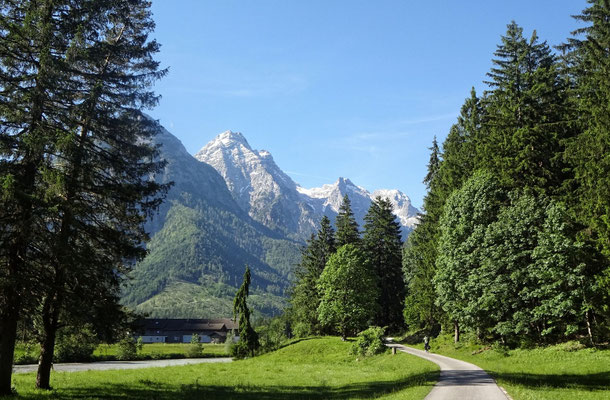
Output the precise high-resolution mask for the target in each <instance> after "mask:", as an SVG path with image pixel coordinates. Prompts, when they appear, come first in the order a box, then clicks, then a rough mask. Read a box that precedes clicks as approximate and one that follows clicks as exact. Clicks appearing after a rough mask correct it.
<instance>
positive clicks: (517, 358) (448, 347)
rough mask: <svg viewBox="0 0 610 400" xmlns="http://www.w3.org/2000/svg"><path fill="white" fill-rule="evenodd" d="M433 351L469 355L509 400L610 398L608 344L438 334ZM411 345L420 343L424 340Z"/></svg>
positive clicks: (463, 356) (421, 345)
mask: <svg viewBox="0 0 610 400" xmlns="http://www.w3.org/2000/svg"><path fill="white" fill-rule="evenodd" d="M430 345H431V346H432V350H431V351H432V352H433V353H439V354H443V355H446V356H449V357H453V358H457V359H460V360H464V361H468V362H471V363H473V364H476V365H478V366H479V367H481V368H483V369H485V370H486V371H487V372H489V373H490V374H491V375H492V376H493V377H494V378H495V379H496V381H497V382H498V385H500V386H502V387H504V389H506V391H507V392H508V394H510V395H511V396H512V398H513V399H514V400H530V399H532V400H533V399H550V400H564V399H565V400H572V399H578V400H581V399H582V400H588V399H610V350H597V349H590V348H582V346H580V345H579V344H578V343H575V342H570V343H566V344H561V345H556V346H549V347H544V348H535V349H516V350H501V349H493V348H489V347H484V346H481V345H475V344H468V343H461V344H458V345H454V343H453V341H452V338H450V337H440V338H439V339H434V340H432V341H431V342H430ZM413 347H417V348H420V349H423V344H417V345H415V346H413Z"/></svg>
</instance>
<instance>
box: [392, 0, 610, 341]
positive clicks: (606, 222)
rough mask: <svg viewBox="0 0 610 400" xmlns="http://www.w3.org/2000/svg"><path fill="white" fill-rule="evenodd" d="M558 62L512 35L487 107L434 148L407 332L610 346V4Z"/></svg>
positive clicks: (408, 271)
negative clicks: (569, 340)
mask: <svg viewBox="0 0 610 400" xmlns="http://www.w3.org/2000/svg"><path fill="white" fill-rule="evenodd" d="M589 3H590V5H589V7H588V8H587V9H586V10H584V11H583V13H582V14H581V15H580V16H578V17H576V18H577V19H579V20H580V21H583V22H584V23H586V24H587V26H586V27H584V28H582V29H579V30H578V31H576V32H574V33H573V35H574V37H572V38H569V39H568V40H567V43H566V44H564V45H562V46H561V47H559V50H560V52H559V54H556V53H554V52H553V51H552V50H551V48H550V47H549V46H548V45H547V43H546V42H543V41H541V40H540V39H539V38H538V36H537V35H536V32H534V33H533V34H532V35H531V36H530V37H529V38H526V37H524V36H523V30H522V28H520V27H519V26H518V25H517V24H516V23H514V22H513V23H511V24H509V25H508V29H507V32H506V34H505V35H504V36H503V37H502V41H501V43H500V44H499V45H498V47H497V50H496V52H495V53H494V58H493V60H492V61H493V68H492V69H491V71H490V72H489V73H488V74H487V77H488V80H487V81H486V82H485V83H486V84H487V86H488V88H489V89H488V90H487V91H485V92H484V93H483V94H482V95H478V94H477V93H475V91H474V89H473V90H472V92H471V94H470V96H469V97H468V98H467V99H466V101H465V103H464V105H463V106H462V109H461V112H460V115H459V117H458V119H457V123H456V124H455V125H453V126H452V128H451V130H450V132H449V134H448V136H447V138H446V140H445V142H444V143H443V145H442V150H441V149H440V148H439V146H438V144H437V142H436V139H435V140H434V142H433V144H432V147H431V155H430V162H429V164H428V174H427V176H426V178H425V183H426V184H427V186H428V193H427V196H426V197H425V199H424V207H423V208H424V210H425V211H424V213H423V215H422V218H421V223H420V224H419V226H418V227H417V228H416V229H415V231H414V232H413V233H412V234H411V235H410V237H409V239H408V242H407V243H406V246H405V250H404V257H403V260H404V263H403V268H404V273H405V277H406V285H407V288H406V291H407V295H406V300H405V309H404V315H405V321H406V323H407V325H408V326H409V328H411V329H425V330H428V331H432V332H433V333H436V332H438V331H439V330H441V329H444V330H450V331H451V330H452V331H454V333H455V340H456V341H457V340H459V336H460V332H462V331H469V332H473V333H474V334H476V335H477V336H478V337H479V338H480V339H482V340H488V341H500V342H502V343H508V344H523V343H549V342H557V341H561V340H566V339H567V338H588V341H589V342H590V343H592V344H593V343H597V342H602V341H604V340H607V338H608V332H609V329H608V328H609V327H610V325H609V324H610V313H609V311H610V310H609V308H608V305H609V304H610V263H609V258H608V257H609V256H610V73H609V71H610V24H609V23H608V21H609V20H610V2H608V1H607V0H603V1H594V0H590V1H589Z"/></svg>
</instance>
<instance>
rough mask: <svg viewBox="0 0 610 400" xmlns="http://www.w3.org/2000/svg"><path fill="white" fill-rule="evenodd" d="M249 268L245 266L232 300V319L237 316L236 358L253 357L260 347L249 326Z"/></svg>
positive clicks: (256, 336)
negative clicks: (237, 338) (241, 279)
mask: <svg viewBox="0 0 610 400" xmlns="http://www.w3.org/2000/svg"><path fill="white" fill-rule="evenodd" d="M250 279H251V278H250V268H249V267H248V266H247V265H246V272H244V281H243V283H242V284H241V286H240V288H239V290H238V291H237V293H236V294H235V299H234V300H233V318H234V319H237V316H238V315H239V324H238V325H239V342H237V344H236V347H235V353H236V354H235V355H236V356H238V357H247V356H248V355H249V356H251V357H254V354H255V353H256V350H257V349H258V348H259V347H260V343H259V341H258V334H257V333H256V331H255V330H254V328H252V325H251V324H250V309H249V308H248V303H247V300H248V294H249V291H250Z"/></svg>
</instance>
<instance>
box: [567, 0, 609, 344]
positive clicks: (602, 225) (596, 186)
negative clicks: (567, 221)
mask: <svg viewBox="0 0 610 400" xmlns="http://www.w3.org/2000/svg"><path fill="white" fill-rule="evenodd" d="M588 3H589V6H588V7H587V8H586V9H585V10H584V11H583V12H582V13H581V14H580V15H578V16H576V17H575V18H577V19H578V20H580V21H582V22H584V23H586V24H587V25H586V26H585V27H583V28H581V29H579V30H577V31H575V32H573V37H572V38H570V39H569V40H568V43H567V45H566V46H564V50H569V52H568V54H567V59H568V60H569V69H568V71H569V73H570V77H571V78H572V80H573V84H574V87H575V89H574V93H573V97H574V98H575V99H576V106H577V110H578V116H579V119H578V122H579V124H578V125H579V128H580V129H581V132H580V133H579V135H578V136H577V137H576V138H575V139H574V140H573V141H571V143H570V144H569V146H568V151H567V158H568V160H569V162H570V164H571V165H572V166H573V168H574V175H575V176H574V181H573V182H572V185H571V187H573V188H574V189H575V190H574V191H573V192H571V193H570V195H568V196H566V200H567V201H569V203H570V204H571V206H572V209H573V210H575V212H576V214H577V216H578V220H579V222H581V223H582V225H583V226H584V229H582V230H581V232H580V240H581V241H583V242H585V243H586V242H588V241H592V242H594V243H596V245H597V249H598V251H600V252H601V253H602V254H603V257H604V259H605V260H604V261H603V264H605V268H603V271H601V272H599V273H598V274H596V279H597V280H598V284H599V285H600V287H601V288H602V289H601V291H602V293H603V295H602V298H601V299H600V301H599V303H598V304H597V305H596V306H595V307H594V311H593V313H594V314H597V318H596V319H597V320H599V325H603V326H604V327H605V329H606V334H607V332H610V306H609V304H610V261H609V260H610V74H609V73H608V71H609V70H610V56H609V54H610V26H609V23H608V21H609V20H610V1H608V0H589V1H588ZM574 194H576V195H575V196H574Z"/></svg>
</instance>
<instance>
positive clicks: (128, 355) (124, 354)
mask: <svg viewBox="0 0 610 400" xmlns="http://www.w3.org/2000/svg"><path fill="white" fill-rule="evenodd" d="M116 358H117V360H120V361H129V360H135V359H137V358H138V346H137V344H136V342H135V341H134V340H133V338H132V337H131V336H125V337H124V338H123V339H121V341H120V342H119V344H118V346H117V350H116Z"/></svg>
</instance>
